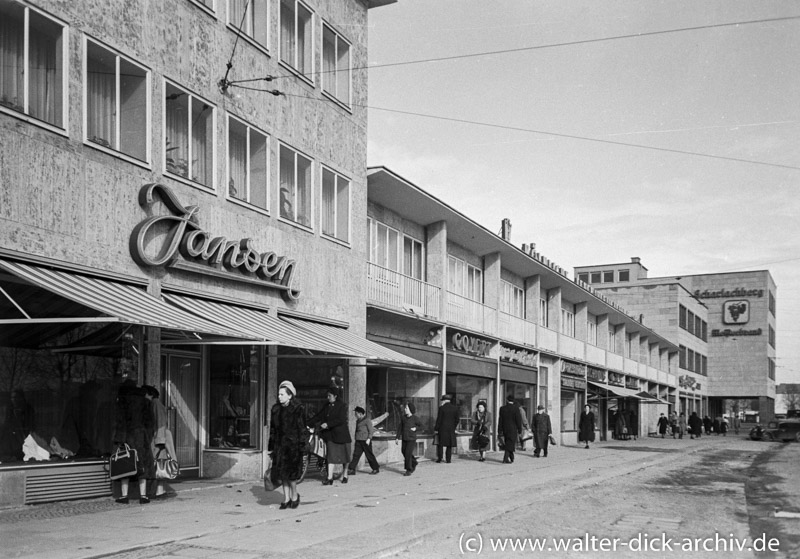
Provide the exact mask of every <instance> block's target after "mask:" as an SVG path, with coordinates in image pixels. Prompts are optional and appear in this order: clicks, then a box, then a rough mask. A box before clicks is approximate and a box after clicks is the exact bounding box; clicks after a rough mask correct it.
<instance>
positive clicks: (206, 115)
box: [164, 83, 215, 188]
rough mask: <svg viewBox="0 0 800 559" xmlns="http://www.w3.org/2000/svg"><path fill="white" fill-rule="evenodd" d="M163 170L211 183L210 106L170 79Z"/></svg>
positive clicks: (211, 140)
mask: <svg viewBox="0 0 800 559" xmlns="http://www.w3.org/2000/svg"><path fill="white" fill-rule="evenodd" d="M165 92H166V95H165V108H166V109H165V112H166V115H165V118H166V136H165V138H164V151H165V154H166V155H165V167H166V172H167V173H170V174H172V175H177V176H179V177H183V178H185V179H189V180H191V181H193V182H195V183H198V184H201V185H203V186H207V187H209V188H213V187H214V183H213V176H214V174H213V164H214V157H213V148H214V137H213V133H214V132H213V131H214V110H215V109H214V107H213V106H211V105H210V104H208V103H207V102H205V101H203V100H202V99H199V98H197V97H195V96H194V95H192V94H191V93H189V92H187V91H184V90H183V89H180V88H179V87H177V86H175V85H172V84H170V83H167V84H166V87H165Z"/></svg>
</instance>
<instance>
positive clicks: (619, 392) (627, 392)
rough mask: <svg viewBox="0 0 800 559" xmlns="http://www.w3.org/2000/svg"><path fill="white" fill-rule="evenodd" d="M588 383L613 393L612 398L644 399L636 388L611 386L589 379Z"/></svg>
mask: <svg viewBox="0 0 800 559" xmlns="http://www.w3.org/2000/svg"><path fill="white" fill-rule="evenodd" d="M589 384H591V385H592V386H594V387H596V388H600V389H603V390H606V391H607V392H609V393H610V394H613V395H614V396H613V397H614V398H634V399H636V400H644V398H642V397H641V396H640V395H639V392H637V391H636V390H631V389H630V388H623V387H621V386H613V385H610V384H600V383H597V382H592V381H591V380H590V381H589Z"/></svg>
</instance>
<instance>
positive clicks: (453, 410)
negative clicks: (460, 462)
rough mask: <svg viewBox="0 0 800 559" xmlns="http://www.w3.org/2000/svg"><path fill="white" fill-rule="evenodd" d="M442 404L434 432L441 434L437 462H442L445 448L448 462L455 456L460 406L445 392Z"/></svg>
mask: <svg viewBox="0 0 800 559" xmlns="http://www.w3.org/2000/svg"><path fill="white" fill-rule="evenodd" d="M441 400H442V405H441V407H440V408H439V414H438V415H437V416H436V426H435V427H434V428H433V429H434V432H435V433H436V434H437V435H439V442H438V444H437V445H436V463H437V464H441V463H442V454H445V453H443V449H444V448H446V449H447V452H446V459H447V463H448V464H449V463H450V460H451V458H452V457H453V447H454V446H456V427H457V426H458V420H459V417H458V407H456V406H454V405H453V404H451V403H450V395H449V394H445V395H444V396H442V398H441Z"/></svg>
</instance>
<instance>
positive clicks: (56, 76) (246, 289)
mask: <svg viewBox="0 0 800 559" xmlns="http://www.w3.org/2000/svg"><path fill="white" fill-rule="evenodd" d="M386 3H390V2H386V1H377V2H376V1H372V2H367V1H365V0H326V1H321V0H309V1H301V0H250V1H244V0H241V1H240V0H229V1H227V2H225V1H222V0H205V1H202V0H167V1H163V2H162V1H141V2H119V3H116V2H112V3H109V2H101V1H93V0H81V1H77V2H55V1H48V0H41V1H36V2H26V1H21V0H9V1H5V2H2V3H0V38H2V39H1V40H0V57H1V58H2V68H0V139H1V140H2V141H0V161H2V164H1V165H0V169H1V170H0V288H2V291H1V292H0V300H1V301H0V310H1V311H2V314H1V315H0V352H2V356H3V358H2V359H0V417H3V418H4V423H3V425H2V429H0V462H2V463H1V464H0V495H2V497H0V504H3V505H5V504H15V503H34V502H41V501H47V500H58V499H68V498H76V497H88V496H96V495H104V494H108V493H109V491H110V490H109V486H110V484H109V483H108V478H107V474H106V473H105V472H104V468H103V463H104V460H105V457H107V456H108V454H109V452H111V451H112V450H113V440H112V436H113V435H112V433H113V426H114V407H115V404H114V403H115V398H116V391H117V388H118V387H119V385H120V384H121V383H122V382H123V381H124V380H126V379H130V380H132V381H134V382H136V383H137V384H140V385H141V384H150V385H153V386H156V387H157V388H158V389H159V390H160V392H161V395H160V398H161V399H162V400H163V402H164V404H165V405H166V406H167V408H168V410H169V422H170V427H171V429H172V430H173V432H174V436H175V443H176V452H177V454H178V456H177V457H176V458H177V459H178V460H179V462H180V464H181V469H182V475H185V476H202V477H240V478H249V479H254V478H259V477H261V475H262V473H263V471H264V465H265V461H266V452H265V448H266V441H267V437H268V429H267V423H268V418H269V410H270V406H271V405H272V404H273V403H274V402H275V399H276V390H277V385H278V382H280V381H281V380H284V379H289V380H292V381H293V382H294V384H295V386H297V388H298V392H299V394H298V396H299V397H300V399H301V400H303V401H304V402H306V404H307V406H308V407H309V411H313V410H314V409H315V408H316V407H317V406H319V405H321V404H322V402H324V400H325V390H326V388H327V387H328V386H329V385H330V384H331V383H334V384H336V385H338V386H339V387H340V388H341V389H342V390H343V393H344V397H345V399H347V400H348V401H350V402H362V401H364V399H365V387H366V373H365V370H366V365H367V364H368V363H390V364H397V363H398V362H399V363H402V364H404V365H405V366H409V367H413V366H415V365H418V366H421V367H422V368H424V367H425V365H424V364H422V363H419V362H416V361H414V360H413V359H409V358H406V357H404V356H401V355H399V354H395V353H393V352H391V351H390V350H387V349H385V348H381V347H380V346H378V345H377V344H373V343H371V342H368V341H367V340H366V338H365V337H364V335H365V317H364V311H363V310H364V305H365V303H364V301H365V291H364V282H363V281H362V280H361V278H362V277H363V276H364V275H366V248H367V246H366V239H367V231H366V224H365V221H364V219H363V218H362V217H359V216H364V215H365V214H366V211H367V210H366V205H367V189H366V186H367V182H366V124H367V114H366V108H365V106H366V95H367V80H366V71H365V70H364V68H365V67H366V65H367V64H366V62H367V12H368V9H369V8H371V7H374V6H376V5H381V4H386ZM34 435H35V440H36V441H37V442H38V444H39V445H40V446H47V447H49V448H50V449H51V450H53V451H54V452H53V458H52V459H51V460H50V461H45V462H41V461H33V460H25V457H26V455H25V453H24V452H23V450H22V445H23V443H24V441H25V440H26V439H27V438H28V436H31V437H33V436H34ZM57 448H58V449H62V450H63V452H61V451H56V449H57Z"/></svg>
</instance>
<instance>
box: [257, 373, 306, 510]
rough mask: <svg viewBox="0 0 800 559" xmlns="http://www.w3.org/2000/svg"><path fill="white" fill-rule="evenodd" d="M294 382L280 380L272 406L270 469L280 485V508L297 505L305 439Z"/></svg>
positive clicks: (301, 406)
mask: <svg viewBox="0 0 800 559" xmlns="http://www.w3.org/2000/svg"><path fill="white" fill-rule="evenodd" d="M296 394H297V392H296V391H295V389H294V384H292V383H291V382H290V381H288V380H285V381H283V382H282V383H281V384H280V386H279V387H278V403H277V404H275V405H274V406H272V414H271V417H272V419H271V421H270V426H269V446H268V447H267V449H268V450H269V451H270V452H272V459H273V463H272V469H273V471H274V473H275V474H276V475H277V476H278V477H280V479H281V486H282V488H283V502H282V503H281V506H280V508H281V510H284V509H287V508H293V509H296V508H297V507H298V506H299V505H300V495H299V494H298V493H297V480H298V479H300V477H301V476H302V475H303V448H304V447H305V445H306V443H307V442H308V429H307V428H306V410H305V407H304V406H303V404H301V403H300V401H299V400H298V399H297V398H296V397H295V395H296Z"/></svg>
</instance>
